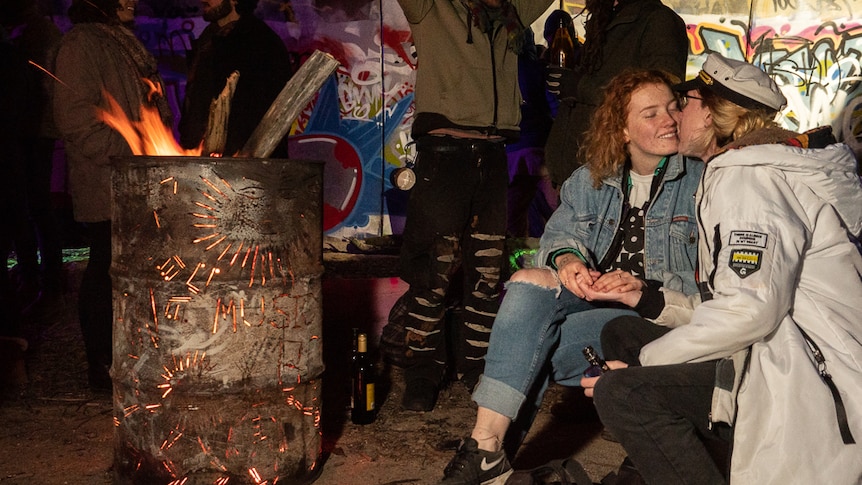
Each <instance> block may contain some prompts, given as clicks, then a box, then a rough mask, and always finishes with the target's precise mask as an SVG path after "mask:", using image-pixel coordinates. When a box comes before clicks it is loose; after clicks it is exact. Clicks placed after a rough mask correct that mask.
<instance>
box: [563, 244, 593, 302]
mask: <svg viewBox="0 0 862 485" xmlns="http://www.w3.org/2000/svg"><path fill="white" fill-rule="evenodd" d="M555 264H556V265H557V276H559V277H560V283H562V284H563V286H565V287H566V289H567V290H569V291H571V292H572V293H574V294H575V295H577V297H578V298H581V299H586V290H587V289H589V288H590V287H591V286H592V285H593V282H594V281H595V280H596V278H598V277H599V275H600V273H599V272H597V271H593V270H590V269H589V268H587V265H586V264H585V263H584V262H583V260H581V258H579V257H577V256H575V255H574V254H564V255H562V256H560V257H558V258H557V260H556V262H555Z"/></svg>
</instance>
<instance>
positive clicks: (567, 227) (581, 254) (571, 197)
mask: <svg viewBox="0 0 862 485" xmlns="http://www.w3.org/2000/svg"><path fill="white" fill-rule="evenodd" d="M588 190H589V191H592V190H595V189H593V187H592V182H591V179H590V174H589V171H588V170H586V169H581V170H577V171H575V173H573V174H572V175H571V176H570V177H569V178H568V180H566V181H565V183H563V186H562V188H561V190H560V206H559V207H557V209H556V210H555V211H554V213H553V214H551V217H550V219H548V222H547V223H546V224H545V230H544V232H543V233H542V237H541V239H540V241H539V250H538V251H537V252H536V259H535V264H536V266H549V267H551V268H554V269H557V266H556V259H557V258H558V257H560V256H562V255H564V254H572V255H574V256H577V257H578V258H579V259H581V260H582V261H583V263H584V265H585V266H586V267H587V268H590V269H595V267H596V262H595V261H593V257H592V254H591V252H590V248H589V247H588V246H587V245H586V242H585V241H584V239H583V238H584V237H586V236H587V235H588V234H589V233H590V231H591V227H592V225H593V224H594V223H595V220H592V219H591V220H585V219H582V218H581V217H580V215H579V213H583V208H581V210H575V207H576V206H577V204H581V205H583V204H584V203H586V200H587V198H586V197H583V196H582V195H583V193H584V191H588ZM576 198H578V200H575V199H576Z"/></svg>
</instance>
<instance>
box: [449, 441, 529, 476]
mask: <svg viewBox="0 0 862 485" xmlns="http://www.w3.org/2000/svg"><path fill="white" fill-rule="evenodd" d="M511 474H512V466H511V465H510V464H509V460H508V459H507V458H506V453H505V452H504V451H503V450H500V451H497V452H491V451H484V450H480V449H479V444H478V443H476V440H474V439H473V438H467V439H465V440H464V441H462V442H461V446H459V447H458V452H457V453H455V456H454V457H453V458H452V460H451V461H449V464H448V465H446V469H445V470H444V471H443V480H442V481H441V482H440V485H503V484H504V483H506V480H507V479H508V478H509V475H511Z"/></svg>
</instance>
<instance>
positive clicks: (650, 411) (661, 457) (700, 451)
mask: <svg viewBox="0 0 862 485" xmlns="http://www.w3.org/2000/svg"><path fill="white" fill-rule="evenodd" d="M714 382H715V361H711V362H703V363H697V364H679V365H669V366H649V367H637V366H636V367H629V368H626V369H620V370H614V371H610V372H607V373H605V374H604V375H603V376H602V377H601V379H599V380H598V382H597V383H596V387H595V395H594V398H593V399H594V402H595V405H596V409H597V410H598V413H599V417H600V418H601V420H602V423H603V424H604V425H605V427H606V428H607V429H608V430H609V431H610V432H611V433H612V434H613V436H614V437H615V438H616V439H618V440H619V442H620V443H621V444H622V445H623V448H625V450H626V452H627V453H628V455H629V458H631V460H632V462H633V463H634V464H635V466H636V467H637V469H638V471H639V472H640V473H641V475H642V476H643V478H644V479H645V480H646V482H647V483H649V484H661V485H674V484H691V485H711V484H724V483H726V482H725V479H724V476H723V475H722V473H721V472H720V470H719V469H718V467H717V466H716V464H715V462H714V461H713V459H712V457H711V455H710V454H709V452H708V451H707V449H706V447H705V446H704V442H703V441H702V439H704V438H707V439H713V438H716V439H717V437H716V435H714V434H713V433H712V432H711V431H710V429H709V412H710V406H711V403H712V391H713V385H714Z"/></svg>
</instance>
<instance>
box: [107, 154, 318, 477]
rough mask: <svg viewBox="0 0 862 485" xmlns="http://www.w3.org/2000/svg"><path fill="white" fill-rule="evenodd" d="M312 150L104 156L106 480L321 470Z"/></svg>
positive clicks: (314, 164)
mask: <svg viewBox="0 0 862 485" xmlns="http://www.w3.org/2000/svg"><path fill="white" fill-rule="evenodd" d="M322 178H323V164H322V163H319V162H310V161H299V160H283V159H250V158H249V159H243V158H208V157H147V156H144V157H122V158H118V159H115V160H114V167H113V181H112V187H113V198H112V200H113V204H112V214H113V216H112V251H113V261H112V266H111V276H112V281H113V308H114V327H113V365H112V368H111V376H112V379H113V383H114V424H115V432H114V467H113V468H114V475H115V483H123V484H138V483H140V484H144V483H146V484H151V483H153V484H157V483H163V484H169V483H176V484H184V485H192V484H196V483H207V484H214V483H230V484H235V483H264V482H266V483H276V482H277V483H279V484H290V483H309V482H311V481H313V480H314V479H315V478H316V476H317V474H318V473H319V468H320V466H321V458H320V456H321V455H320V448H321V433H320V405H321V403H320V389H321V379H320V376H321V374H322V372H323V358H322V342H321V338H320V337H321V331H322V296H321V293H322V291H321V276H322V273H323V264H322V207H323V202H322V185H323V182H322Z"/></svg>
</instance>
